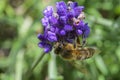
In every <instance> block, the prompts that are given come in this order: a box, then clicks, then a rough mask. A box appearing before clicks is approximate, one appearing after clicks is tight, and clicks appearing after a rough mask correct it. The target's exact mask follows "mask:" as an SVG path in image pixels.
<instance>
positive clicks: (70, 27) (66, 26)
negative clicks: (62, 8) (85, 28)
mask: <svg viewBox="0 0 120 80" xmlns="http://www.w3.org/2000/svg"><path fill="white" fill-rule="evenodd" d="M64 30H66V31H72V30H73V28H72V26H71V25H65V26H64Z"/></svg>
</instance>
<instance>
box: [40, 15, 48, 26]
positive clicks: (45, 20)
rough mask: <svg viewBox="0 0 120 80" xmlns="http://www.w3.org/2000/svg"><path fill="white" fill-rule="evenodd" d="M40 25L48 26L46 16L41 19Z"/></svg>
mask: <svg viewBox="0 0 120 80" xmlns="http://www.w3.org/2000/svg"><path fill="white" fill-rule="evenodd" d="M41 22H42V25H43V26H48V25H49V21H48V18H47V17H44V18H42V19H41Z"/></svg>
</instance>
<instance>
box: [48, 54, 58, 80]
mask: <svg viewBox="0 0 120 80" xmlns="http://www.w3.org/2000/svg"><path fill="white" fill-rule="evenodd" d="M48 76H49V79H50V80H56V78H57V67H56V55H55V54H54V53H52V54H51V58H50V60H49V65H48Z"/></svg>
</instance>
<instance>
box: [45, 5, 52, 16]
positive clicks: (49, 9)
mask: <svg viewBox="0 0 120 80" xmlns="http://www.w3.org/2000/svg"><path fill="white" fill-rule="evenodd" d="M43 14H44V16H46V17H49V16H52V14H53V7H52V6H48V7H47V8H46V9H45V10H44V12H43Z"/></svg>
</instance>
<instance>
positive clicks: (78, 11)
mask: <svg viewBox="0 0 120 80" xmlns="http://www.w3.org/2000/svg"><path fill="white" fill-rule="evenodd" d="M83 9H84V6H78V7H75V8H74V11H75V16H76V17H77V16H78V15H79V14H80V13H81V12H82V11H83Z"/></svg>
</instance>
